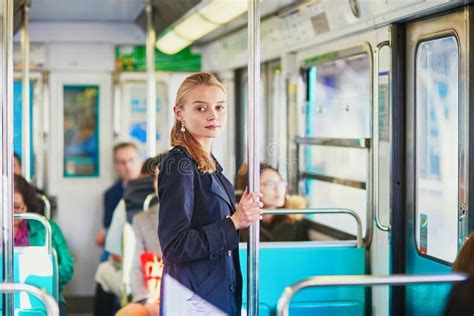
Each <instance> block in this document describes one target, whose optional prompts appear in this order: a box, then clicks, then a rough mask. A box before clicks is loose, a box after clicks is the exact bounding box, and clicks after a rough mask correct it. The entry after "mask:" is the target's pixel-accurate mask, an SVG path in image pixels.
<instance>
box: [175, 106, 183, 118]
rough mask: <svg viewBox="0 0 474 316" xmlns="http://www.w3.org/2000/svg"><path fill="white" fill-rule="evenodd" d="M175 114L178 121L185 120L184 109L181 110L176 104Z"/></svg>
mask: <svg viewBox="0 0 474 316" xmlns="http://www.w3.org/2000/svg"><path fill="white" fill-rule="evenodd" d="M173 111H174V115H175V117H176V119H177V120H178V121H182V120H183V110H181V109H180V108H179V107H177V106H176V105H175V106H174V107H173Z"/></svg>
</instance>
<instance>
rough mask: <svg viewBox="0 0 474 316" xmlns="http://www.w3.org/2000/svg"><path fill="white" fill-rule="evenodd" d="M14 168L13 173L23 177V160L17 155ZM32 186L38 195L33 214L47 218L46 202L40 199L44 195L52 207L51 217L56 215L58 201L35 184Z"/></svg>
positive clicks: (14, 157) (14, 156) (15, 155)
mask: <svg viewBox="0 0 474 316" xmlns="http://www.w3.org/2000/svg"><path fill="white" fill-rule="evenodd" d="M13 166H14V167H13V173H14V174H16V175H19V176H23V175H22V170H21V158H20V156H19V155H18V154H17V153H13ZM30 185H31V186H32V187H33V188H34V189H35V194H36V195H35V196H36V200H37V206H36V207H35V209H34V210H32V211H31V212H32V213H36V214H39V215H42V216H45V205H44V202H43V201H42V200H41V198H40V196H42V195H43V196H46V197H47V198H48V200H49V203H50V207H51V210H50V211H51V214H50V215H51V216H52V215H53V214H55V213H56V208H57V204H56V199H54V198H52V197H50V196H48V195H47V194H46V192H44V191H43V190H41V189H39V188H37V187H36V186H34V185H33V184H31V183H30Z"/></svg>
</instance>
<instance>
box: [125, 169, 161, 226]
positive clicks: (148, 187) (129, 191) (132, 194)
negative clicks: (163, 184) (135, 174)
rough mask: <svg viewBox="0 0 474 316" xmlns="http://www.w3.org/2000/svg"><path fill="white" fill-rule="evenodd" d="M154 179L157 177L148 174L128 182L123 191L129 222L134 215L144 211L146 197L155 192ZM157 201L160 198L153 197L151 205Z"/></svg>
mask: <svg viewBox="0 0 474 316" xmlns="http://www.w3.org/2000/svg"><path fill="white" fill-rule="evenodd" d="M154 181H155V179H154V178H153V177H152V176H148V177H142V178H138V179H136V180H131V181H129V182H128V184H127V188H126V189H125V191H124V192H123V199H124V201H125V210H126V212H127V222H128V223H132V219H133V217H134V216H135V215H136V214H138V213H140V212H141V211H143V203H144V202H145V199H146V197H147V196H148V195H149V194H151V193H155V187H154V186H153V182H154ZM157 203H158V200H156V199H153V200H152V202H151V203H150V206H154V205H155V204H157Z"/></svg>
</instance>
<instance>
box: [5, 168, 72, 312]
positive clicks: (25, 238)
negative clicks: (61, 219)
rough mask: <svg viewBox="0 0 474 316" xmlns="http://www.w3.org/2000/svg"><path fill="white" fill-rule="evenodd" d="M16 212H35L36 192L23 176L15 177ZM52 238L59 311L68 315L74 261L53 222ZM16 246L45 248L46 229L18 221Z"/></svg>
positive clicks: (34, 223) (15, 233)
mask: <svg viewBox="0 0 474 316" xmlns="http://www.w3.org/2000/svg"><path fill="white" fill-rule="evenodd" d="M14 188H15V193H14V204H13V207H14V211H15V213H25V212H35V209H36V207H37V204H36V201H37V199H36V191H35V189H34V187H32V186H31V185H30V184H29V183H28V182H27V181H26V180H25V179H24V178H23V177H22V176H19V175H15V179H14ZM49 223H50V225H51V238H52V244H53V248H54V249H55V250H56V253H57V255H58V274H59V309H60V315H61V316H64V315H66V301H65V300H64V296H63V288H64V286H65V285H66V284H67V283H68V282H69V281H70V280H71V279H72V275H73V273H74V260H73V258H72V255H71V253H70V252H69V247H68V246H67V243H66V239H64V236H63V234H62V232H61V229H60V228H59V226H58V225H57V224H56V223H55V222H54V221H52V220H50V221H49ZM13 234H14V239H15V241H14V242H15V246H16V247H19V246H44V244H45V240H44V238H45V232H44V227H43V226H42V225H41V223H39V222H37V221H26V220H22V219H16V220H15V221H14V226H13Z"/></svg>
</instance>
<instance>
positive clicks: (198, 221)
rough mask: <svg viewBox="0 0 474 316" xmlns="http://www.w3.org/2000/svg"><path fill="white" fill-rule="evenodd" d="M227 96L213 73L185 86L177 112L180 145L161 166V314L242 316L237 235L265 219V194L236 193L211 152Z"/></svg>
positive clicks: (175, 142)
mask: <svg viewBox="0 0 474 316" xmlns="http://www.w3.org/2000/svg"><path fill="white" fill-rule="evenodd" d="M226 100H227V96H226V92H225V90H224V87H223V86H222V84H221V83H220V82H219V81H218V80H217V79H216V78H215V77H214V76H213V75H211V74H209V73H197V74H194V75H192V76H190V77H188V78H186V79H185V80H184V82H183V83H182V84H181V86H180V87H179V89H178V93H177V97H176V103H175V107H174V112H175V117H176V122H175V124H174V127H173V129H172V131H171V145H172V146H174V147H173V148H172V149H171V150H170V152H169V153H168V155H167V156H166V157H165V159H164V160H163V162H162V163H161V168H160V174H159V180H158V183H159V186H158V192H159V197H160V212H159V224H158V236H159V240H160V245H161V247H162V251H163V258H164V271H163V282H162V286H161V313H160V314H161V315H165V316H166V315H195V314H200V315H224V314H225V315H240V313H241V305H242V276H241V272H240V265H239V253H238V246H239V234H238V230H239V229H241V228H245V227H248V226H249V225H250V224H252V223H253V222H255V221H257V220H260V219H261V213H262V210H261V209H260V207H261V206H262V204H261V203H260V202H255V201H258V199H259V197H260V194H259V193H248V192H244V194H243V196H242V199H241V200H240V203H239V205H238V206H237V207H235V202H234V188H233V186H232V184H231V183H230V182H229V181H228V180H227V179H226V178H225V177H224V175H223V174H222V167H221V166H220V165H219V163H218V162H217V161H216V160H215V158H214V157H213V156H212V154H211V147H212V141H213V139H214V138H215V137H216V136H217V135H219V133H220V131H221V130H222V129H223V128H224V126H225V124H226V121H227V102H226Z"/></svg>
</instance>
